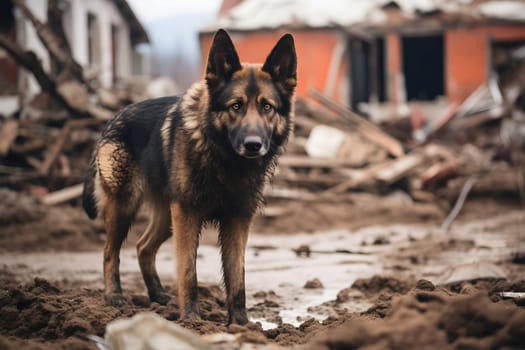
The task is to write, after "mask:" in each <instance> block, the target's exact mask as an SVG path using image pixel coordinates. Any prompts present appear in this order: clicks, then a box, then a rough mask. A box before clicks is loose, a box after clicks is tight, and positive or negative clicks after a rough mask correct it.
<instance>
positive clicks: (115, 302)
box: [104, 293, 128, 307]
mask: <svg viewBox="0 0 525 350" xmlns="http://www.w3.org/2000/svg"><path fill="white" fill-rule="evenodd" d="M104 301H105V302H106V304H107V305H109V306H114V307H121V306H124V305H126V304H127V303H128V300H127V299H126V298H125V297H124V295H122V294H121V293H107V294H104Z"/></svg>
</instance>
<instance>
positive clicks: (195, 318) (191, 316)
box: [180, 311, 201, 321]
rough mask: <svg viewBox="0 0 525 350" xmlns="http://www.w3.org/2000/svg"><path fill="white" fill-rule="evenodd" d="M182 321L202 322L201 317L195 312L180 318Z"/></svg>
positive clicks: (184, 314)
mask: <svg viewBox="0 0 525 350" xmlns="http://www.w3.org/2000/svg"><path fill="white" fill-rule="evenodd" d="M180 319H181V320H182V321H200V320H201V317H200V315H199V314H198V313H197V312H195V311H189V312H185V313H183V314H182V315H181V316H180Z"/></svg>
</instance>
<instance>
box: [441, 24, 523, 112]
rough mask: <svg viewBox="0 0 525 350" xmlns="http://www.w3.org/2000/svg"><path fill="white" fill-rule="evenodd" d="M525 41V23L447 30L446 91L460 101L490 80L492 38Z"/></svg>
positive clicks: (451, 98) (451, 97) (452, 97)
mask: <svg viewBox="0 0 525 350" xmlns="http://www.w3.org/2000/svg"><path fill="white" fill-rule="evenodd" d="M489 38H493V39H494V40H525V26H521V27H520V26H483V27H475V28H457V29H450V30H448V31H447V32H446V33H445V57H446V58H445V70H446V78H445V82H446V93H447V96H448V98H449V99H450V100H451V101H456V102H461V101H463V100H464V99H465V98H466V97H467V96H468V95H469V94H470V93H472V92H473V91H474V90H475V89H476V88H477V87H478V86H479V85H481V84H482V83H483V82H485V81H486V80H487V79H488V71H489V65H490V41H489Z"/></svg>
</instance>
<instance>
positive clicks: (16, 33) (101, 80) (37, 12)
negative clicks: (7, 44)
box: [0, 0, 149, 115]
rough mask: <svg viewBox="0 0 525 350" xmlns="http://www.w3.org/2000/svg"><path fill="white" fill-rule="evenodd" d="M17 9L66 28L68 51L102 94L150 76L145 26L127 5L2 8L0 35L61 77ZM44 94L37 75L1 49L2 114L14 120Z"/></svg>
mask: <svg viewBox="0 0 525 350" xmlns="http://www.w3.org/2000/svg"><path fill="white" fill-rule="evenodd" d="M17 3H21V4H22V5H24V4H25V7H27V9H29V11H30V12H31V13H32V15H33V16H34V17H35V19H36V20H37V21H40V22H41V23H46V24H48V25H49V26H51V27H53V28H61V29H60V31H62V30H63V34H64V35H65V38H66V39H67V42H68V46H69V47H68V48H67V51H68V52H70V53H71V55H72V57H73V58H74V60H75V61H76V62H78V63H79V64H80V66H81V68H82V69H83V71H84V76H85V78H86V79H89V80H90V81H94V82H95V83H96V85H97V86H99V87H101V88H113V87H119V86H120V87H121V86H123V85H125V84H126V83H127V82H128V81H129V80H130V79H131V78H132V77H136V76H147V75H148V74H149V62H148V60H147V59H148V57H147V55H146V54H145V52H144V50H140V47H141V45H140V44H147V43H149V38H148V36H147V34H146V31H145V30H144V28H143V26H142V24H141V23H140V22H139V21H138V19H137V17H136V16H135V14H134V13H133V11H132V9H131V8H130V6H129V4H128V3H127V2H126V1H125V0H91V1H85V0H26V1H18V0H17V1H15V0H13V1H10V0H7V1H2V2H1V3H0V24H1V25H0V33H1V35H2V38H4V39H6V40H10V41H13V42H15V43H16V44H17V45H19V47H21V48H22V49H23V50H26V51H31V52H33V53H34V54H35V55H36V57H37V58H38V60H39V62H40V64H41V65H42V68H43V69H44V71H45V72H46V73H48V74H50V75H51V76H53V75H55V76H58V75H59V73H60V70H61V63H60V62H57V61H56V60H55V59H54V58H53V57H52V56H51V55H50V53H49V51H48V50H47V49H46V47H44V45H43V43H42V42H41V40H40V38H39V34H38V33H37V30H36V29H35V26H34V25H33V23H31V21H30V20H29V19H28V17H27V14H25V13H22V12H21V11H20V8H18V7H19V6H16V5H17ZM38 92H40V86H39V84H38V83H37V82H36V80H35V79H34V77H33V75H32V74H31V73H29V72H28V71H27V70H24V69H21V67H19V65H18V64H17V62H16V61H15V60H14V59H13V57H11V56H10V55H9V54H8V52H6V51H5V50H3V49H0V101H1V102H0V114H3V115H10V114H12V113H13V112H14V111H16V110H19V109H20V107H22V106H24V105H27V103H28V102H30V101H31V100H32V99H33V97H34V96H35V95H36V94H38Z"/></svg>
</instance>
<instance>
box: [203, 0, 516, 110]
mask: <svg viewBox="0 0 525 350" xmlns="http://www.w3.org/2000/svg"><path fill="white" fill-rule="evenodd" d="M217 28H225V29H227V30H229V31H230V33H231V34H232V37H233V40H234V42H235V44H236V47H237V48H238V50H239V55H240V56H241V59H242V60H244V61H246V62H261V61H262V60H264V57H261V53H262V52H267V51H268V50H269V49H270V48H271V45H272V43H274V42H275V41H276V40H277V38H278V37H279V36H281V35H282V34H283V33H285V32H288V31H290V32H292V33H293V34H294V37H295V40H296V47H297V54H298V57H299V67H298V76H299V82H300V83H299V85H298V88H297V92H298V94H299V95H300V96H307V95H308V94H309V93H310V91H312V90H313V89H315V90H318V91H320V92H322V93H324V94H325V95H327V96H328V97H331V98H333V99H335V100H337V101H339V102H342V103H344V104H347V105H349V106H352V107H353V108H354V109H361V110H362V111H366V107H367V105H368V104H370V103H372V102H379V103H380V104H377V103H375V104H374V105H376V106H378V105H383V106H386V105H388V106H390V107H392V106H393V107H396V110H398V111H399V110H400V108H397V107H399V106H403V105H406V102H409V103H410V102H411V101H418V102H420V103H421V102H423V103H424V102H425V101H432V103H434V102H435V101H436V100H439V101H444V103H445V104H447V103H461V102H462V101H463V100H464V99H465V98H466V97H468V96H469V95H470V94H471V93H472V92H473V91H474V90H476V89H477V88H478V87H479V86H480V85H481V84H483V83H486V82H488V80H489V79H490V77H491V76H492V75H493V74H496V72H497V67H498V65H499V64H502V63H504V61H505V60H506V59H507V58H508V54H509V52H510V51H511V50H513V49H516V48H518V47H520V46H523V45H524V44H525V2H523V1H482V0H480V1H478V0H475V1H474V0H456V1H453V0H444V1H439V0H398V1H386V0H353V1H345V0H324V1H313V0H271V1H267V0H225V1H224V2H223V4H222V7H221V10H220V12H219V15H218V17H217V18H216V20H215V21H214V22H213V23H211V24H210V25H209V26H207V27H206V28H204V29H203V30H202V32H201V36H200V40H201V47H202V52H203V55H206V53H207V52H208V48H209V45H210V41H211V39H212V35H213V32H214V31H215V30H216V29H217ZM203 61H204V62H205V61H206V60H205V58H203Z"/></svg>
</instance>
